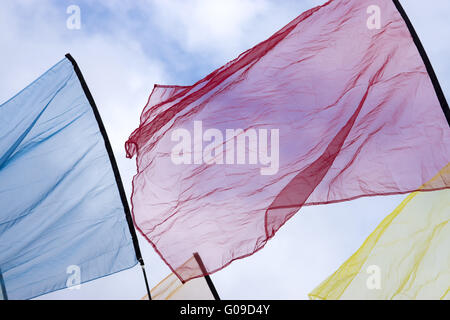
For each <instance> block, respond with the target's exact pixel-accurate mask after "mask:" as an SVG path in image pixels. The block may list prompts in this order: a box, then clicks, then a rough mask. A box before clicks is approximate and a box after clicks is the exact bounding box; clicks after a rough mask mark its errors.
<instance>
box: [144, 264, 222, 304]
mask: <svg viewBox="0 0 450 320" xmlns="http://www.w3.org/2000/svg"><path fill="white" fill-rule="evenodd" d="M183 266H184V267H185V268H187V267H186V266H190V267H194V268H195V267H198V261H196V259H195V258H194V257H192V258H191V259H189V260H188V261H186V262H185V263H184V265H183ZM150 294H151V295H152V299H153V300H214V296H213V294H212V292H211V289H210V288H209V286H208V283H207V282H206V279H205V278H204V277H200V278H195V279H192V280H190V281H188V282H185V283H184V284H183V283H182V282H181V281H180V279H178V277H177V276H176V275H175V274H174V273H171V274H169V275H168V276H167V277H166V278H164V279H163V280H161V282H160V283H158V284H157V285H156V286H155V287H154V288H153V289H152V290H151V291H150ZM142 300H148V295H145V296H144V297H143V298H142Z"/></svg>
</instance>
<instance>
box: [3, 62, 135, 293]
mask: <svg viewBox="0 0 450 320" xmlns="http://www.w3.org/2000/svg"><path fill="white" fill-rule="evenodd" d="M0 137H1V138H0V204H1V210H0V269H1V271H2V273H3V278H4V281H5V287H6V292H7V295H8V298H9V299H29V298H32V297H36V296H39V295H42V294H45V293H48V292H51V291H55V290H58V289H62V288H66V287H68V286H72V285H78V284H80V283H83V282H86V281H89V280H93V279H96V278H99V277H103V276H105V275H108V274H111V273H114V272H117V271H120V270H123V269H126V268H130V267H132V266H134V265H135V264H136V263H137V260H136V255H135V251H134V248H133V242H132V238H131V235H130V231H129V227H128V224H127V222H126V219H125V212H124V206H123V205H122V201H121V198H120V195H119V190H118V186H117V183H116V179H115V176H114V173H113V169H112V166H111V162H110V159H109V156H108V153H107V150H106V148H105V141H104V139H103V137H102V134H101V132H100V130H99V125H98V123H97V121H96V118H95V116H94V113H93V109H92V108H91V105H90V103H89V101H88V99H87V98H86V95H85V93H84V91H83V88H82V86H81V84H80V81H79V79H78V77H77V74H76V73H75V71H74V67H73V65H72V63H71V62H70V61H69V60H68V59H64V60H62V61H61V62H59V63H58V64H56V65H55V66H54V67H52V68H51V69H50V70H49V71H47V72H46V73H45V74H44V75H42V76H41V77H40V78H39V79H37V80H36V81H34V82H33V83H32V84H31V85H29V86H28V87H27V88H25V89H24V90H22V91H21V92H20V93H19V94H17V95H16V96H15V97H13V98H12V99H10V100H9V101H7V102H6V103H4V104H2V105H0Z"/></svg>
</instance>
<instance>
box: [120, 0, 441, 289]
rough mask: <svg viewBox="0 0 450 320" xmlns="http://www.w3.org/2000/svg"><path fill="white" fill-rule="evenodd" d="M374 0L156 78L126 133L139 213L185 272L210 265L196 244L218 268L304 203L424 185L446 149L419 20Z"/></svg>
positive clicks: (142, 225) (314, 12) (298, 22)
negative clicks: (415, 24) (193, 69)
mask: <svg viewBox="0 0 450 320" xmlns="http://www.w3.org/2000/svg"><path fill="white" fill-rule="evenodd" d="M372 5H373V1H367V0H363V1H346V0H335V1H329V2H327V3H326V4H324V5H322V6H319V7H316V8H313V9H311V10H308V11H306V12H305V13H303V14H301V15H300V16H299V17H298V18H296V19H294V20H293V21H292V22H290V23H289V24H288V25H286V26H285V27H284V28H283V29H281V30H280V31H278V32H277V33H275V34H274V35H273V36H272V37H270V38H269V39H267V40H266V41H264V42H262V43H260V44H258V45H257V46H255V47H254V48H252V49H250V50H248V51H246V52H244V53H243V54H241V55H240V56H239V57H238V58H237V59H235V60H233V61H231V62H229V63H228V64H226V65H224V66H223V67H221V68H219V69H218V70H216V71H214V72H212V73H211V74H210V75H208V76H207V77H205V78H204V79H202V80H200V81H199V82H197V83H196V84H194V85H192V86H185V87H179V86H156V87H155V89H154V91H153V93H152V95H151V96H150V99H149V102H148V104H147V106H146V107H145V109H144V110H143V112H142V115H141V119H140V125H139V128H137V129H136V130H135V131H134V132H133V133H132V135H131V136H130V138H129V140H128V141H127V142H126V151H127V156H128V157H130V158H131V157H133V156H135V155H136V164H137V171H138V172H137V175H136V176H135V177H134V179H133V194H132V204H133V214H134V219H135V224H136V226H137V228H138V229H139V230H140V231H141V233H142V234H143V235H144V236H145V237H146V238H147V240H148V241H150V243H151V244H152V245H153V246H154V247H155V249H156V250H157V252H158V253H159V254H160V255H161V257H162V258H163V259H164V261H165V262H166V263H167V264H168V265H169V267H170V268H171V269H172V271H174V272H175V273H176V274H177V275H178V276H179V277H180V279H182V280H183V281H185V280H189V279H191V278H194V277H197V276H200V275H202V272H201V270H199V269H198V268H197V269H196V268H190V267H186V265H185V264H184V262H185V261H186V260H188V258H189V256H190V255H192V253H193V252H198V253H199V254H200V255H201V256H202V257H203V260H204V263H205V266H206V269H207V272H208V273H212V272H215V271H217V270H220V269H221V268H223V267H224V266H226V265H227V264H229V263H230V262H231V261H233V260H235V259H238V258H242V257H245V256H248V255H250V254H252V253H254V252H256V251H257V250H259V249H261V248H262V247H263V246H264V245H265V244H266V242H267V240H268V239H270V238H271V237H272V236H273V235H274V234H275V232H276V231H277V230H278V229H279V228H280V227H281V226H282V225H283V224H284V223H285V222H286V221H287V220H288V219H289V218H290V217H292V216H293V215H294V214H295V213H296V212H297V211H298V210H299V209H300V208H301V207H302V206H303V205H316V204H327V203H333V202H339V201H347V200H351V199H355V198H358V197H362V196H375V195H390V194H399V193H409V192H413V191H417V190H418V189H419V187H421V186H422V185H424V184H425V183H426V182H427V181H429V180H430V179H431V178H432V177H434V176H435V175H436V174H437V173H438V172H439V170H440V169H441V168H442V167H443V166H445V165H446V164H447V163H448V162H449V160H450V144H449V141H450V140H449V138H450V132H449V125H448V124H447V121H446V118H445V116H444V114H443V112H442V109H441V106H440V103H439V101H438V98H437V95H436V93H435V90H434V88H433V84H432V82H431V80H430V77H429V75H428V73H427V70H426V68H425V65H424V62H423V60H422V58H421V56H420V54H419V52H418V50H417V48H416V46H415V44H414V42H413V39H412V37H411V35H410V32H409V30H408V28H407V26H406V24H405V22H404V20H403V19H402V17H401V15H400V14H399V13H398V11H397V9H396V8H395V6H394V4H393V2H392V1H391V0H383V1H377V6H378V7H379V9H380V10H379V12H380V14H381V16H380V17H381V19H380V23H381V25H380V28H379V29H378V28H372V27H369V24H368V19H372V14H373V13H372V11H370V10H369V7H370V6H372ZM239 129H240V130H239ZM227 132H234V134H230V135H227ZM186 141H187V142H186ZM239 141H240V142H239ZM243 150H244V151H243ZM277 161H278V162H277ZM449 187H450V181H448V179H445V177H441V178H438V179H436V180H434V182H433V183H432V184H429V185H427V186H426V187H424V188H423V189H422V190H424V191H429V190H440V189H444V188H449Z"/></svg>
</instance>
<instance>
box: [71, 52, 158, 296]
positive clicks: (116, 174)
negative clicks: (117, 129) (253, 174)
mask: <svg viewBox="0 0 450 320" xmlns="http://www.w3.org/2000/svg"><path fill="white" fill-rule="evenodd" d="M66 58H67V59H68V60H69V61H70V62H71V63H72V65H73V68H74V70H75V73H76V75H77V77H78V80H79V81H80V84H81V87H82V88H83V91H84V94H85V95H86V98H87V99H88V101H89V104H90V105H91V108H92V111H93V112H94V116H95V119H96V120H97V124H98V127H99V129H100V132H101V134H102V137H103V140H104V142H105V148H106V151H107V152H108V156H109V161H110V163H111V167H112V170H113V172H114V177H115V180H116V184H117V188H118V190H119V194H120V199H121V201H122V205H123V208H124V211H125V218H126V220H127V223H128V228H129V230H130V234H131V238H132V240H133V246H134V251H135V253H136V258H137V260H138V261H139V264H140V265H141V268H142V273H143V275H144V281H145V287H146V289H147V294H148V299H149V300H151V299H152V298H151V295H150V288H149V286H148V280H147V274H146V272H145V264H144V259H142V254H141V249H140V248H139V242H138V238H137V236H136V230H135V229H134V225H133V218H132V217H131V211H130V207H129V206H128V200H127V196H126V193H125V189H124V187H123V183H122V179H121V177H120V172H119V167H118V166H117V162H116V158H115V157H114V152H113V150H112V147H111V143H110V142H109V138H108V135H107V134H106V129H105V126H104V125H103V121H102V118H101V117H100V113H99V112H98V108H97V105H96V104H95V101H94V98H93V97H92V94H91V92H90V90H89V87H88V86H87V84H86V81H85V80H84V77H83V74H82V73H81V70H80V68H79V67H78V64H77V62H76V61H75V59H74V58H73V57H72V56H71V55H70V53H68V54H66Z"/></svg>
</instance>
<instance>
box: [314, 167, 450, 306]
mask: <svg viewBox="0 0 450 320" xmlns="http://www.w3.org/2000/svg"><path fill="white" fill-rule="evenodd" d="M444 171H445V172H446V173H447V177H449V178H450V165H449V166H447V168H446V169H445V170H444ZM449 222H450V190H448V189H447V190H440V191H434V192H415V193H412V194H411V195H409V196H408V197H407V198H406V199H405V200H404V201H403V202H402V203H401V204H400V205H399V206H398V207H397V208H396V209H395V210H394V211H393V212H392V213H391V214H390V215H389V216H387V217H386V218H385V219H384V220H383V221H382V222H381V224H380V225H379V226H378V227H377V228H376V229H375V231H374V232H373V233H372V234H371V235H370V236H369V237H368V238H367V240H366V241H365V242H364V244H363V245H362V246H361V248H359V250H358V251H357V252H355V254H353V255H352V256H351V257H350V258H349V259H348V260H347V261H346V262H345V263H344V264H343V265H342V266H341V267H340V268H339V269H338V270H337V271H336V272H335V273H334V274H333V275H331V276H330V277H329V278H328V279H327V280H325V281H324V282H323V283H322V284H320V285H319V286H318V287H317V288H316V289H314V290H313V291H312V292H311V293H310V294H309V296H310V298H311V299H450V250H449V248H450V223H449Z"/></svg>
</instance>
